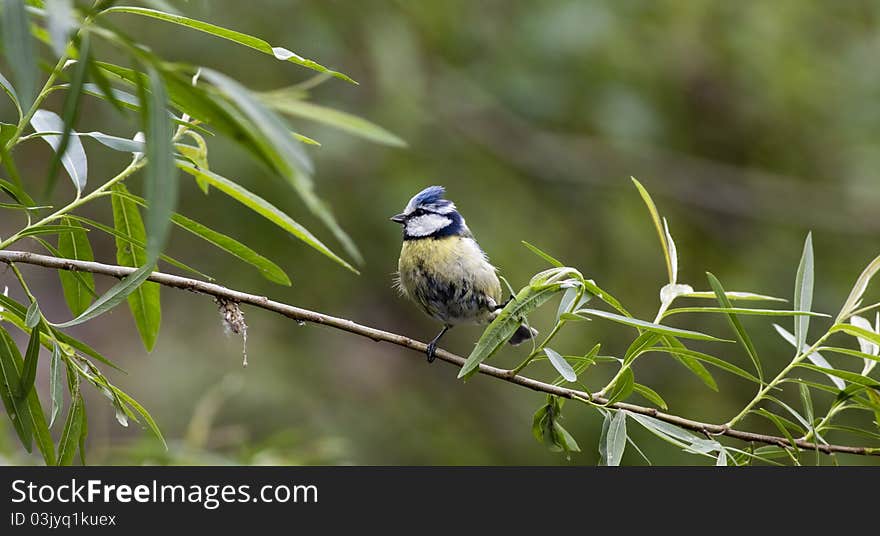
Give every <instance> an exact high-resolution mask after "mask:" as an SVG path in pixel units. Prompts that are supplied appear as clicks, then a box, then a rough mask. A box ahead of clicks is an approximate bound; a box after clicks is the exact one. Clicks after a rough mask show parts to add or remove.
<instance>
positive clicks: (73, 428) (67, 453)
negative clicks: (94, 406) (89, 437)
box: [58, 396, 85, 465]
mask: <svg viewBox="0 0 880 536" xmlns="http://www.w3.org/2000/svg"><path fill="white" fill-rule="evenodd" d="M84 411H85V407H84V402H83V399H82V396H77V397H76V399H74V401H73V404H71V405H70V409H69V410H68V411H67V420H66V421H65V422H64V431H63V432H61V439H59V440H58V465H71V464H72V463H73V458H74V456H75V455H76V449H77V448H78V447H79V435H80V430H81V427H82V423H83V419H82V415H81V414H82V413H84Z"/></svg>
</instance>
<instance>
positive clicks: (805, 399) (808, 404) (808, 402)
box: [798, 383, 814, 425]
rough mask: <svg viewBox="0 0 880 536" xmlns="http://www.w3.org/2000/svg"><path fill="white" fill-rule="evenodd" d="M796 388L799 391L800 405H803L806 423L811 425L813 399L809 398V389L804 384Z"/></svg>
mask: <svg viewBox="0 0 880 536" xmlns="http://www.w3.org/2000/svg"><path fill="white" fill-rule="evenodd" d="M798 387H799V388H800V391H801V403H803V405H804V413H805V414H806V417H807V422H809V423H810V425H812V424H813V419H814V417H813V397H811V396H810V388H809V387H807V386H806V385H804V384H802V383H801V384H798Z"/></svg>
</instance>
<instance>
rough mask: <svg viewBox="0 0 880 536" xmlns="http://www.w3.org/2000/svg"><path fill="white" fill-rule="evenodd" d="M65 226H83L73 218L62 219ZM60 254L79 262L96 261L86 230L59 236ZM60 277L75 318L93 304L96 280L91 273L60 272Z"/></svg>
mask: <svg viewBox="0 0 880 536" xmlns="http://www.w3.org/2000/svg"><path fill="white" fill-rule="evenodd" d="M62 222H63V223H64V225H68V226H71V227H80V228H82V226H81V225H80V224H79V223H77V222H76V221H75V220H73V219H71V218H64V219H62ZM58 253H59V255H60V256H62V257H64V258H65V259H73V260H78V261H93V260H95V257H94V254H93V253H92V246H91V244H90V243H89V237H88V235H87V234H86V231H85V229H83V230H81V231H78V232H72V233H62V234H59V235H58ZM58 277H59V278H60V279H61V289H62V290H63V291H64V300H65V301H66V302H67V307H68V308H69V309H70V312H71V313H73V316H78V315H80V314H82V312H83V311H85V310H86V309H87V308H88V307H89V305H91V303H92V296H94V295H95V278H94V276H93V275H92V274H91V273H90V272H71V271H68V270H59V271H58Z"/></svg>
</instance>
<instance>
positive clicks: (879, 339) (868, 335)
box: [828, 324, 880, 359]
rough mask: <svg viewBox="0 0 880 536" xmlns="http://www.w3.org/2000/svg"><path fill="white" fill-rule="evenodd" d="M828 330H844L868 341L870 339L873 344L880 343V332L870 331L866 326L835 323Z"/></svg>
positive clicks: (832, 331)
mask: <svg viewBox="0 0 880 536" xmlns="http://www.w3.org/2000/svg"><path fill="white" fill-rule="evenodd" d="M828 331H829V332H830V333H837V332H839V331H842V332H844V333H846V334H847V335H852V336H853V337H857V338H860V339H865V340H866V341H870V342H872V343H873V344H878V345H880V334H877V333H874V332H873V331H869V330H867V329H865V328H860V327H858V326H854V325H852V324H834V325H833V326H831V329H829V330H828ZM875 359H876V358H875Z"/></svg>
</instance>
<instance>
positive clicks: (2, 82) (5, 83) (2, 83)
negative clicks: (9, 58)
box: [0, 73, 21, 145]
mask: <svg viewBox="0 0 880 536" xmlns="http://www.w3.org/2000/svg"><path fill="white" fill-rule="evenodd" d="M0 87H2V88H3V91H5V92H6V94H7V95H9V98H10V100H12V104H14V105H15V110H16V111H17V112H18V117H21V104H20V103H19V102H18V94H17V93H16V92H15V88H14V87H13V86H12V83H11V82H10V81H9V80H7V79H6V77H5V76H3V73H0ZM2 145H6V140H2Z"/></svg>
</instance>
